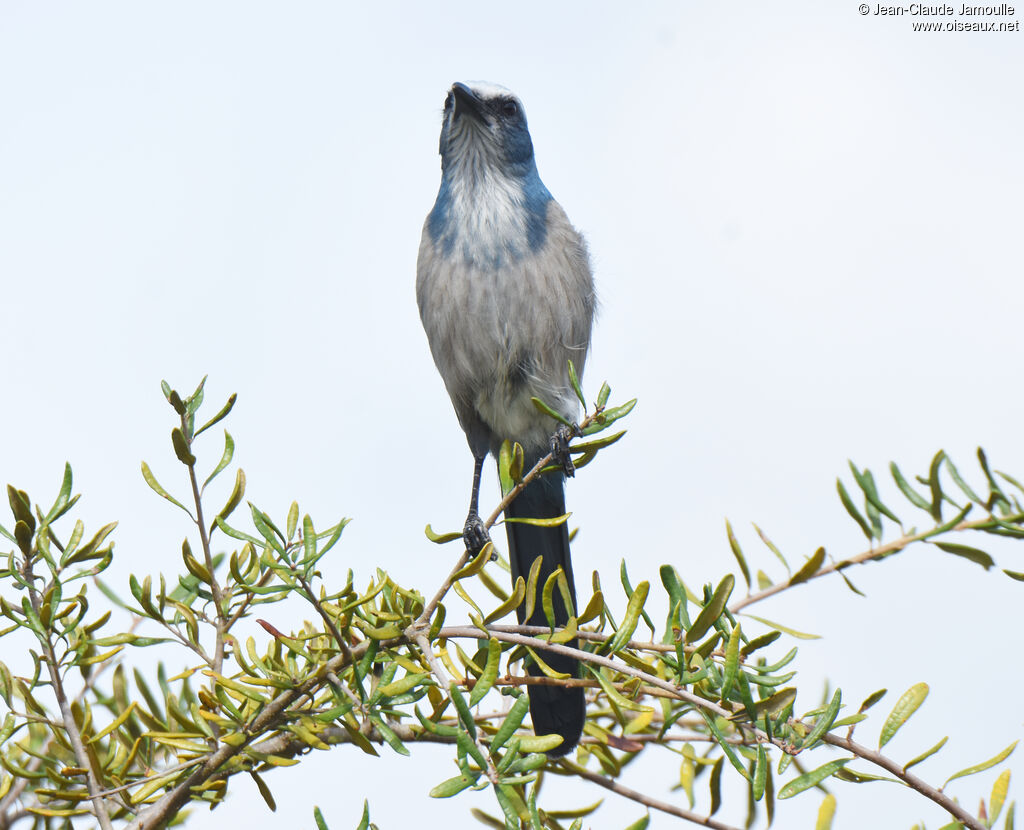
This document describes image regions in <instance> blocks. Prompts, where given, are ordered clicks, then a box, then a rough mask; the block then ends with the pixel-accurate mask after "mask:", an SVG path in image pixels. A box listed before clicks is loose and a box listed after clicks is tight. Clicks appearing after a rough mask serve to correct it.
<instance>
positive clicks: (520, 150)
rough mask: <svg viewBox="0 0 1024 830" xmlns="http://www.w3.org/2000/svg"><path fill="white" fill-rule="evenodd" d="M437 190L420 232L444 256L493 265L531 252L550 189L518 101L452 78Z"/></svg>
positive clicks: (541, 236) (497, 89)
mask: <svg viewBox="0 0 1024 830" xmlns="http://www.w3.org/2000/svg"><path fill="white" fill-rule="evenodd" d="M439 151H440V153H441V171H442V173H441V189H440V190H439V191H438V194H437V201H436V202H435V204H434V209H433V210H432V211H431V213H430V216H429V221H428V226H427V227H428V231H429V233H430V235H431V237H432V239H433V240H434V241H435V242H441V244H442V246H443V249H444V251H445V253H446V254H448V255H450V254H453V253H455V252H456V251H458V252H459V253H461V254H462V255H463V256H464V257H465V258H466V259H467V260H470V261H472V262H475V263H477V264H480V265H486V266H491V267H498V266H500V265H502V264H504V263H505V262H507V261H509V260H512V261H514V260H517V259H520V258H521V257H523V256H525V255H526V254H527V253H529V252H531V251H537V250H538V249H539V248H540V247H541V246H542V245H543V244H544V241H545V239H546V237H547V222H546V217H547V206H548V202H550V201H551V194H550V193H549V192H548V189H547V188H546V187H544V183H543V182H542V181H541V180H540V175H539V174H538V173H537V164H536V162H535V161H534V156H533V141H532V139H531V138H530V130H529V128H528V127H527V124H526V114H525V112H524V111H523V105H522V102H521V101H520V100H519V99H518V98H517V97H516V96H515V95H514V94H512V92H510V91H509V90H507V89H505V88H504V87H501V86H498V85H496V84H488V83H471V84H464V83H456V84H453V85H452V88H451V89H450V90H449V92H448V96H447V97H446V98H445V102H444V123H443V124H442V127H441V141H440V147H439Z"/></svg>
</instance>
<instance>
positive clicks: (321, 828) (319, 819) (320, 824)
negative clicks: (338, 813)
mask: <svg viewBox="0 0 1024 830" xmlns="http://www.w3.org/2000/svg"><path fill="white" fill-rule="evenodd" d="M363 812H364V813H365V812H366V802H365V801H364V802H363ZM313 821H315V822H316V830H328V827H327V822H326V821H325V820H324V814H323V813H321V812H320V808H319V807H316V806H314V807H313ZM356 830H366V828H364V827H363V825H362V824H360V825H359V827H357V828H356Z"/></svg>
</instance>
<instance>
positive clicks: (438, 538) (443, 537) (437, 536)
mask: <svg viewBox="0 0 1024 830" xmlns="http://www.w3.org/2000/svg"><path fill="white" fill-rule="evenodd" d="M423 532H424V533H425V534H426V536H427V538H428V539H429V540H430V541H431V542H433V543H434V544H435V545H445V544H447V543H448V542H454V541H455V540H456V539H461V538H462V532H461V531H454V532H452V533H438V532H436V531H435V530H434V528H432V527H431V526H430V525H427V526H426V527H425V528H423Z"/></svg>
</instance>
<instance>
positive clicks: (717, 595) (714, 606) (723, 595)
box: [686, 574, 736, 643]
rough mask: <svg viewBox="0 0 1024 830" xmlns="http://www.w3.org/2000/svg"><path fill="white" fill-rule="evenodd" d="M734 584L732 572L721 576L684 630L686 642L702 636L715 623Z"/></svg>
mask: <svg viewBox="0 0 1024 830" xmlns="http://www.w3.org/2000/svg"><path fill="white" fill-rule="evenodd" d="M735 584H736V577H734V576H733V575H732V574H726V575H725V576H724V577H723V578H722V581H721V582H719V583H718V587H717V588H715V592H714V594H712V596H711V599H710V600H709V601H708V604H707V605H705V606H704V607H703V608H702V609H701V612H700V613H699V614H698V615H697V619H695V620H694V621H693V625H691V626H690V629H689V630H688V631H687V632H686V642H687V643H692V642H694V641H696V640H699V639H700V638H701V637H703V636H704V635H705V634H706V633H707V632H708V629H710V628H711V626H712V625H714V624H715V621H716V620H717V619H718V618H719V617H720V616H722V612H723V611H724V610H725V605H726V603H727V602H728V601H729V596H730V595H731V594H732V589H733V587H734V586H735Z"/></svg>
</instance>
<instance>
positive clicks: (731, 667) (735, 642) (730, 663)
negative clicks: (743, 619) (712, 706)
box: [722, 623, 741, 701]
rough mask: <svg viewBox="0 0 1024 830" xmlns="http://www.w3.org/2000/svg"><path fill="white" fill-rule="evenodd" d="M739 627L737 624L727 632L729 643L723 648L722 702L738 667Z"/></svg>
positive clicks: (727, 695)
mask: <svg viewBox="0 0 1024 830" xmlns="http://www.w3.org/2000/svg"><path fill="white" fill-rule="evenodd" d="M740 635H741V631H740V626H739V623H737V624H736V625H735V626H734V627H733V629H732V631H730V632H729V642H728V643H727V644H726V646H725V668H724V670H723V672H722V700H723V701H725V700H726V699H727V698H728V697H729V693H730V692H731V691H732V687H733V684H734V683H735V682H736V673H737V672H738V671H739V667H740Z"/></svg>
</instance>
